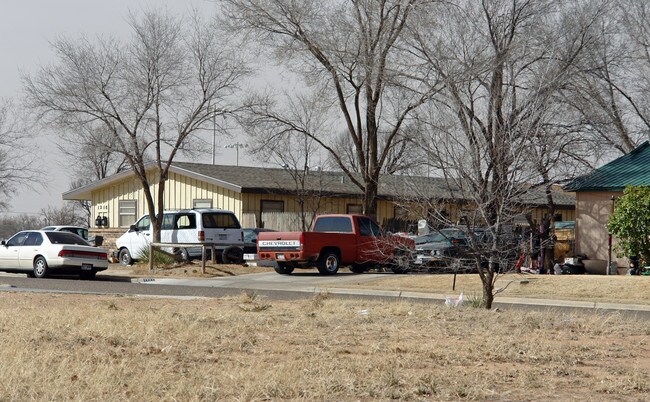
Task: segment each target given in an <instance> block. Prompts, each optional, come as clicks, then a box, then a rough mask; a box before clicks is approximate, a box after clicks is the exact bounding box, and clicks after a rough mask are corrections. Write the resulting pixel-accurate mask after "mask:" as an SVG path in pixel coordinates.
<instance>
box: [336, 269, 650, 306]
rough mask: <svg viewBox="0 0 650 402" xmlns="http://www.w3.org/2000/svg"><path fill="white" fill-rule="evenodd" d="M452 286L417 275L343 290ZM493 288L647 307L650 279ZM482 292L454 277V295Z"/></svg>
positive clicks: (443, 290) (561, 279) (473, 278)
mask: <svg viewBox="0 0 650 402" xmlns="http://www.w3.org/2000/svg"><path fill="white" fill-rule="evenodd" d="M452 284H453V275H426V274H417V275H408V276H403V275H400V276H390V275H387V276H386V277H384V278H381V279H378V280H376V281H371V282H363V283H358V284H356V285H354V286H353V285H350V286H347V285H346V287H356V288H364V289H382V290H402V291H413V292H427V293H439V294H448V293H451V292H452ZM506 285H507V287H506ZM496 287H497V288H504V287H505V290H504V291H503V292H502V293H500V294H499V296H502V297H525V298H533V299H558V300H577V301H592V302H607V303H625V304H645V305H648V304H650V276H623V275H614V276H605V275H521V274H508V275H502V276H501V277H500V279H499V280H498V281H497V284H496ZM481 289H482V288H481V279H480V278H479V277H478V275H474V274H472V275H458V276H457V277H456V291H455V293H456V294H458V293H460V292H464V293H465V294H466V295H474V294H475V295H478V296H480V295H481V292H482V291H481ZM497 300H498V297H497Z"/></svg>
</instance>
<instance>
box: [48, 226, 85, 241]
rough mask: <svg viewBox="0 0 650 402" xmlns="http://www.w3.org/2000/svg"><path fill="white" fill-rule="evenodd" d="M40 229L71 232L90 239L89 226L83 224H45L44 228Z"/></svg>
mask: <svg viewBox="0 0 650 402" xmlns="http://www.w3.org/2000/svg"><path fill="white" fill-rule="evenodd" d="M39 230H46V231H55V232H70V233H74V234H76V235H77V236H79V237H81V238H83V239H84V240H88V228H84V227H81V226H45V227H44V228H40V229H39Z"/></svg>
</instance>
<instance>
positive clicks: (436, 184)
mask: <svg viewBox="0 0 650 402" xmlns="http://www.w3.org/2000/svg"><path fill="white" fill-rule="evenodd" d="M170 171H171V172H174V173H177V174H182V175H186V176H189V177H192V178H195V179H198V180H201V181H204V182H207V183H212V184H215V185H218V186H221V187H225V188H228V189H231V190H233V191H236V192H239V193H276V194H291V193H295V191H296V181H295V179H294V177H292V175H291V172H290V171H289V170H287V169H282V168H266V167H251V166H231V165H209V164H203V163H191V162H174V163H173V165H172V166H171V168H170ZM130 174H131V172H130V171H129V172H123V173H120V174H118V175H114V176H111V177H108V178H106V179H102V180H99V181H97V182H95V183H92V184H89V185H87V186H84V187H81V188H79V189H75V190H71V191H68V192H67V193H64V194H63V199H68V200H69V199H90V197H89V195H90V194H91V192H92V191H93V190H95V189H97V188H100V187H103V186H105V185H107V184H110V183H113V182H117V181H119V180H122V179H124V178H126V177H128V176H129V175H130ZM358 180H359V181H361V182H362V180H361V177H360V176H358ZM301 188H302V187H301ZM304 189H305V190H308V191H314V192H318V193H319V194H321V195H328V196H339V197H361V196H362V195H363V193H362V192H361V190H360V189H359V187H357V186H356V185H355V184H354V183H353V182H352V181H351V180H350V178H349V177H348V176H347V175H345V174H344V173H342V172H331V171H317V172H310V173H309V174H307V175H306V176H305V183H304ZM450 189H451V190H450ZM456 190H459V189H457V188H455V187H454V186H453V184H451V183H447V182H446V180H445V179H443V178H437V177H422V176H398V175H386V176H382V177H381V179H380V181H379V189H378V194H377V195H378V197H380V198H384V199H397V198H402V197H406V198H416V199H424V198H429V199H452V198H453V194H452V192H456ZM83 197H87V198H83ZM457 197H458V196H457ZM554 201H555V203H556V205H558V206H574V205H575V197H574V196H573V195H572V194H567V193H564V192H555V193H554ZM523 202H525V203H526V204H528V205H535V206H538V205H545V204H546V198H545V195H544V193H543V192H542V191H530V192H528V193H527V195H526V197H525V199H524V200H523Z"/></svg>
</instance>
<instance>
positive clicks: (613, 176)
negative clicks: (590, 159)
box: [564, 141, 650, 191]
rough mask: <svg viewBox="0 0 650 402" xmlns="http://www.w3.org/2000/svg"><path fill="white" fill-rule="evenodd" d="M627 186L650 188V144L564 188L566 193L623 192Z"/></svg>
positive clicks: (642, 145) (578, 178)
mask: <svg viewBox="0 0 650 402" xmlns="http://www.w3.org/2000/svg"><path fill="white" fill-rule="evenodd" d="M626 186H650V143H648V141H645V142H644V143H643V144H641V145H639V146H638V147H636V148H635V149H634V150H632V151H631V152H630V153H629V154H626V155H623V156H621V157H620V158H618V159H614V160H613V161H611V162H609V163H608V164H606V165H603V166H601V167H599V168H598V169H595V170H593V171H592V172H591V173H588V174H586V175H584V176H580V177H577V178H575V179H574V180H573V181H571V182H569V183H568V184H567V185H565V186H564V190H565V191H623V189H624V188H625V187H626Z"/></svg>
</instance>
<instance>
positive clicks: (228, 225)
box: [115, 209, 243, 265]
mask: <svg viewBox="0 0 650 402" xmlns="http://www.w3.org/2000/svg"><path fill="white" fill-rule="evenodd" d="M151 226H152V225H151V220H150V218H149V214H147V215H144V216H142V217H141V218H140V219H139V220H138V221H137V222H136V223H135V224H134V225H131V227H130V228H129V230H128V231H127V232H126V233H124V234H123V235H122V236H120V237H119V238H118V239H117V240H116V241H115V245H116V246H117V252H118V258H119V260H120V263H121V264H123V265H129V264H131V263H132V262H133V260H137V259H139V258H141V257H142V255H143V252H144V251H145V250H147V248H148V246H149V243H150V242H151V234H152V232H153V230H152V227H151ZM160 241H161V243H196V244H214V245H215V250H216V252H217V255H221V253H222V252H223V250H224V249H225V248H227V247H229V246H232V245H234V244H242V243H243V233H242V229H241V226H240V224H239V220H237V217H236V216H235V214H234V213H232V212H231V211H226V210H220V209H186V210H180V211H165V212H163V222H162V227H161V230H160ZM171 251H173V252H175V253H178V254H179V255H180V256H181V258H182V259H184V260H189V259H190V258H191V257H196V256H200V255H201V248H200V247H196V248H194V247H189V248H175V249H172V250H171Z"/></svg>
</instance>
